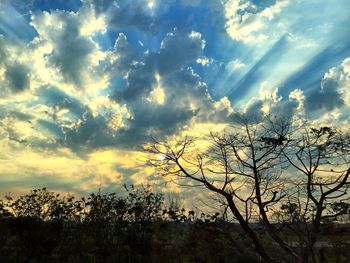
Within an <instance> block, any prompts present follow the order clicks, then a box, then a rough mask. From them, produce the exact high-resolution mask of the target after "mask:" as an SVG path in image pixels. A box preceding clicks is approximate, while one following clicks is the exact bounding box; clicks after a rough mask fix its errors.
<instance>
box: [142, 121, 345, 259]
mask: <svg viewBox="0 0 350 263" xmlns="http://www.w3.org/2000/svg"><path fill="white" fill-rule="evenodd" d="M232 130H233V132H229V133H210V134H209V135H208V136H205V137H203V138H188V137H186V138H185V139H183V140H176V141H175V142H174V143H172V142H159V141H157V140H154V142H153V143H151V144H147V145H145V151H146V152H148V153H150V159H149V162H150V163H151V164H153V165H155V166H156V167H158V168H160V169H159V170H160V171H161V174H162V175H164V176H173V177H175V178H176V179H178V180H185V181H187V182H189V181H194V182H196V183H197V184H198V185H200V186H202V187H205V188H206V189H208V190H209V191H211V192H214V193H216V194H217V196H218V199H219V200H220V201H221V202H222V203H223V204H224V205H225V206H226V207H228V208H229V210H230V211H231V212H232V216H233V217H234V218H235V220H236V221H237V222H238V223H239V224H240V226H241V227H242V229H243V230H244V232H245V233H246V235H247V236H248V237H249V238H250V240H251V241H252V243H253V244H254V246H255V249H256V251H257V253H258V254H259V255H260V256H261V257H262V258H263V259H264V260H266V261H268V262H276V261H277V259H276V258H274V257H273V255H274V254H275V252H272V253H269V252H268V251H269V250H271V248H272V247H274V249H273V250H274V251H275V250H276V248H277V247H276V245H277V246H278V247H279V248H280V249H281V251H283V252H281V253H280V254H279V255H283V253H284V254H286V256H285V257H286V258H287V259H288V258H292V259H293V260H294V261H299V262H308V259H309V257H310V255H311V256H313V257H312V259H313V260H315V259H314V258H315V257H314V249H313V247H314V244H315V242H316V240H317V234H318V233H319V229H320V227H321V222H322V220H324V219H326V218H336V217H337V216H338V215H340V214H341V213H344V210H342V211H341V212H340V213H339V214H337V213H333V214H332V213H331V212H329V211H330V210H329V209H328V207H329V208H332V205H333V207H334V205H335V203H336V202H339V201H340V198H341V197H343V196H345V195H346V193H347V189H348V184H349V181H348V177H349V173H350V169H349V163H350V161H349V159H348V157H349V153H350V151H349V150H350V148H349V145H350V144H349V143H350V141H349V139H348V138H349V136H348V135H346V134H342V133H341V132H339V131H336V130H334V129H331V128H329V127H321V128H319V129H315V128H311V127H309V126H308V125H306V124H304V125H302V126H297V127H295V126H294V125H292V123H291V122H290V121H288V120H277V119H271V118H264V119H261V120H259V121H257V122H251V121H248V120H243V121H242V122H241V123H239V124H238V125H235V126H233V129H232ZM318 172H320V173H322V172H328V173H332V174H336V175H337V176H335V177H333V176H332V177H328V176H325V175H324V176H321V177H322V178H321V177H317V178H316V176H315V175H316V173H318ZM304 179H306V180H304ZM296 183H297V184H296ZM296 185H297V188H296ZM316 188H317V189H316ZM296 189H299V190H298V191H295V190H296ZM316 191H318V192H317V193H316ZM302 192H306V193H307V194H306V195H305V196H303V195H301V193H302ZM291 199H296V200H297V203H298V204H299V203H300V204H301V203H306V204H307V205H306V209H304V211H303V214H302V215H301V216H302V217H303V220H302V221H301V220H299V223H303V232H302V235H303V236H304V240H305V243H304V244H303V245H302V247H303V249H301V250H299V249H297V248H295V247H294V246H293V245H292V244H290V243H288V242H287V241H286V239H284V238H283V237H282V235H281V232H280V228H279V227H278V225H276V224H275V223H274V222H273V217H272V213H273V211H279V210H280V211H288V212H291V216H293V215H294V216H295V217H299V216H300V213H302V212H301V211H300V209H299V208H297V207H295V203H290V202H288V201H287V200H291ZM311 203H312V204H311ZM298 206H299V205H298ZM311 207H312V209H311V210H310V208H311ZM296 211H298V212H296ZM326 211H328V212H327V213H326V214H325V212H326ZM255 222H261V223H262V226H263V229H264V232H265V233H266V234H267V235H268V236H269V237H270V238H271V240H273V244H271V245H269V244H268V242H266V238H265V239H261V238H260V237H259V235H258V234H257V231H256V229H255V224H254V223H255ZM310 227H311V228H310ZM310 230H311V231H310ZM271 246H272V247H271Z"/></svg>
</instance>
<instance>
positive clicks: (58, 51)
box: [31, 10, 102, 87]
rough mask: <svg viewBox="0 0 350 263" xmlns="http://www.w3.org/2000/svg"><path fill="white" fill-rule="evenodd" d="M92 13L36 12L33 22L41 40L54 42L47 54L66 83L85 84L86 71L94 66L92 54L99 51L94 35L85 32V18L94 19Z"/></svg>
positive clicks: (78, 85)
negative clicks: (92, 37)
mask: <svg viewBox="0 0 350 263" xmlns="http://www.w3.org/2000/svg"><path fill="white" fill-rule="evenodd" d="M84 14H85V15H86V16H85V17H84ZM90 15H93V14H89V13H88V12H87V11H86V12H84V10H82V11H81V13H80V14H79V15H78V14H76V13H72V12H67V11H61V10H56V11H54V12H51V13H47V12H43V13H42V14H38V15H34V16H33V17H32V21H31V24H32V25H33V26H34V28H35V29H36V30H37V32H38V34H39V39H40V42H41V43H45V42H48V43H50V45H51V48H52V49H51V52H50V53H48V54H46V55H45V58H46V60H47V62H48V64H49V65H50V66H55V67H56V68H57V69H58V70H59V71H60V73H61V74H62V76H63V78H64V80H65V81H66V82H70V83H73V84H74V85H76V86H77V87H83V84H84V83H85V81H84V78H85V76H86V75H87V74H85V72H86V71H87V70H88V69H91V65H93V63H92V60H91V55H92V54H93V53H94V52H97V51H98V50H97V46H96V44H95V43H94V42H93V41H92V40H91V38H90V37H89V36H85V35H83V34H82V31H81V29H82V28H83V26H84V24H83V23H84V19H86V20H88V19H91V18H90V17H89V16H90ZM96 30H102V29H100V28H97V29H96ZM91 33H93V32H91Z"/></svg>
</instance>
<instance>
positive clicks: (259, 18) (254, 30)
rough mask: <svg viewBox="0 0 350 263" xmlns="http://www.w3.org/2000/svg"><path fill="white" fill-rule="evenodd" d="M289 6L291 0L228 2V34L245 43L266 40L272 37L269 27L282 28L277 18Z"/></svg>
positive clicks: (226, 9) (233, 0)
mask: <svg viewBox="0 0 350 263" xmlns="http://www.w3.org/2000/svg"><path fill="white" fill-rule="evenodd" d="M288 4H289V0H280V1H274V0H271V1H239V0H228V1H226V2H225V3H224V9H225V16H226V18H227V22H226V30H227V33H228V34H229V35H230V36H231V37H232V39H234V40H237V41H242V42H244V43H253V42H256V41H263V40H266V39H267V38H268V36H271V31H270V28H269V25H271V24H272V23H273V25H274V26H276V24H277V26H280V27H281V26H282V25H278V20H277V16H278V15H279V14H280V12H281V11H282V10H283V9H284V8H286V6H288ZM269 31H270V32H269ZM277 31H278V30H277Z"/></svg>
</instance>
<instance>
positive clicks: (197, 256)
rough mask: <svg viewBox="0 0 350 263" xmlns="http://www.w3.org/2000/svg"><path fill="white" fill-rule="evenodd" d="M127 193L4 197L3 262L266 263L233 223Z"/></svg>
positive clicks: (155, 196) (144, 190)
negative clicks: (124, 194)
mask: <svg viewBox="0 0 350 263" xmlns="http://www.w3.org/2000/svg"><path fill="white" fill-rule="evenodd" d="M125 189H126V191H127V195H126V196H118V195H117V194H115V193H111V194H102V193H97V194H95V193H93V194H90V195H89V196H88V197H86V198H85V197H81V198H78V199H77V198H75V197H74V196H71V195H68V196H61V195H60V194H56V193H54V192H50V191H48V190H47V189H46V188H42V189H35V190H32V191H30V193H28V194H26V195H23V196H20V197H18V198H16V199H15V198H12V197H11V196H6V197H5V198H4V199H3V200H0V233H1V234H0V262H259V258H258V257H257V256H256V255H255V253H254V250H252V249H251V244H250V242H249V241H248V240H246V239H245V237H244V235H243V233H241V232H240V231H238V230H237V229H236V226H235V225H234V224H229V223H227V222H226V221H225V220H223V218H222V216H221V215H220V213H216V214H213V215H209V214H204V213H198V212H196V211H192V210H189V211H187V210H185V209H184V208H183V207H181V205H180V203H179V202H178V199H177V198H173V199H170V202H169V204H167V206H166V205H165V199H164V195H162V194H160V193H153V192H152V191H151V188H150V187H149V186H146V187H141V188H134V187H133V186H131V187H129V188H128V187H125Z"/></svg>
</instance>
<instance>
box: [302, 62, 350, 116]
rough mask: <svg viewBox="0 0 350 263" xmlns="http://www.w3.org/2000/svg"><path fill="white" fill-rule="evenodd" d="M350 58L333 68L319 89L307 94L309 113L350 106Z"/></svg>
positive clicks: (324, 77)
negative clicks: (349, 93)
mask: <svg viewBox="0 0 350 263" xmlns="http://www.w3.org/2000/svg"><path fill="white" fill-rule="evenodd" d="M349 65H350V58H347V59H345V60H344V61H343V62H342V63H341V64H340V65H339V66H338V67H333V68H331V69H330V70H329V71H328V72H326V73H325V74H324V76H323V78H322V80H321V83H320V86H319V88H318V89H315V90H313V91H311V92H310V93H309V94H307V98H306V106H307V110H308V111H309V112H313V111H318V110H326V111H331V110H333V109H335V108H342V107H343V106H344V105H345V104H347V106H350V104H349V102H350V101H349V96H348V92H349V88H350V70H349V68H350V67H349Z"/></svg>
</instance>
